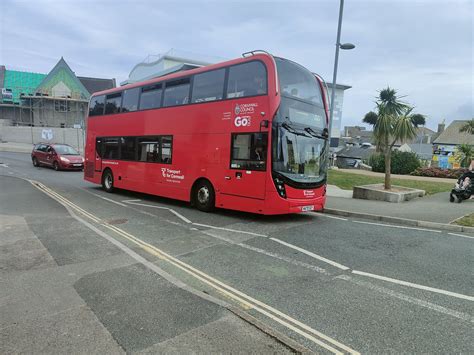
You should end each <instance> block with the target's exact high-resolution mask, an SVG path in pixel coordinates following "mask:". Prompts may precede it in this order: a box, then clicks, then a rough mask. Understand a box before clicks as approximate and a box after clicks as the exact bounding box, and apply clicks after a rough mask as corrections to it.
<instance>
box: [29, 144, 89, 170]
mask: <svg viewBox="0 0 474 355" xmlns="http://www.w3.org/2000/svg"><path fill="white" fill-rule="evenodd" d="M31 161H32V162H33V165H34V166H41V165H45V166H49V167H51V168H53V169H54V170H62V169H64V170H82V169H84V158H83V157H82V156H81V155H80V154H79V153H78V152H77V151H76V150H75V149H74V148H73V147H71V146H70V145H67V144H56V143H53V144H50V143H39V144H36V145H35V146H34V147H33V151H32V152H31Z"/></svg>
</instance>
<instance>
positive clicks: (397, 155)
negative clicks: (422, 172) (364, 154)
mask: <svg viewBox="0 0 474 355" xmlns="http://www.w3.org/2000/svg"><path fill="white" fill-rule="evenodd" d="M369 165H370V166H371V167H372V171H376V172H379V173H383V172H385V158H384V156H383V154H373V155H372V156H371V157H370V159H369ZM420 167H421V162H420V160H419V159H418V157H417V155H416V154H415V153H411V152H400V151H398V150H395V151H393V152H392V164H391V167H390V172H391V173H392V174H401V175H407V174H410V173H411V172H412V171H415V170H416V169H418V168H420Z"/></svg>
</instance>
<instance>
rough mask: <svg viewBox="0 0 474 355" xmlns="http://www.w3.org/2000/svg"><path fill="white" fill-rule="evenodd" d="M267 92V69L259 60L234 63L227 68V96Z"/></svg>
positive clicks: (235, 96) (253, 94)
mask: <svg viewBox="0 0 474 355" xmlns="http://www.w3.org/2000/svg"><path fill="white" fill-rule="evenodd" d="M266 93H267V71H266V68H265V65H264V64H263V63H262V62H260V61H253V62H248V63H244V64H238V65H234V66H232V67H230V68H229V80H228V83H227V98H228V99H231V98H237V97H246V96H255V95H264V94H266Z"/></svg>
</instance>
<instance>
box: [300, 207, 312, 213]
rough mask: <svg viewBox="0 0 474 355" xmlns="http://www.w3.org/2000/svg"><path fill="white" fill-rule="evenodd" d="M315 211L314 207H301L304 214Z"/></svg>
mask: <svg viewBox="0 0 474 355" xmlns="http://www.w3.org/2000/svg"><path fill="white" fill-rule="evenodd" d="M313 210H314V206H303V207H301V211H303V212H308V211H313Z"/></svg>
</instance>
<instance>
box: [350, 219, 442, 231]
mask: <svg viewBox="0 0 474 355" xmlns="http://www.w3.org/2000/svg"><path fill="white" fill-rule="evenodd" d="M352 222H354V223H361V224H371V225H374V226H383V227H391V228H400V229H413V230H417V231H425V232H434V233H441V231H440V230H436V229H426V228H417V227H406V226H397V225H393V224H384V223H374V222H364V221H352Z"/></svg>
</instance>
